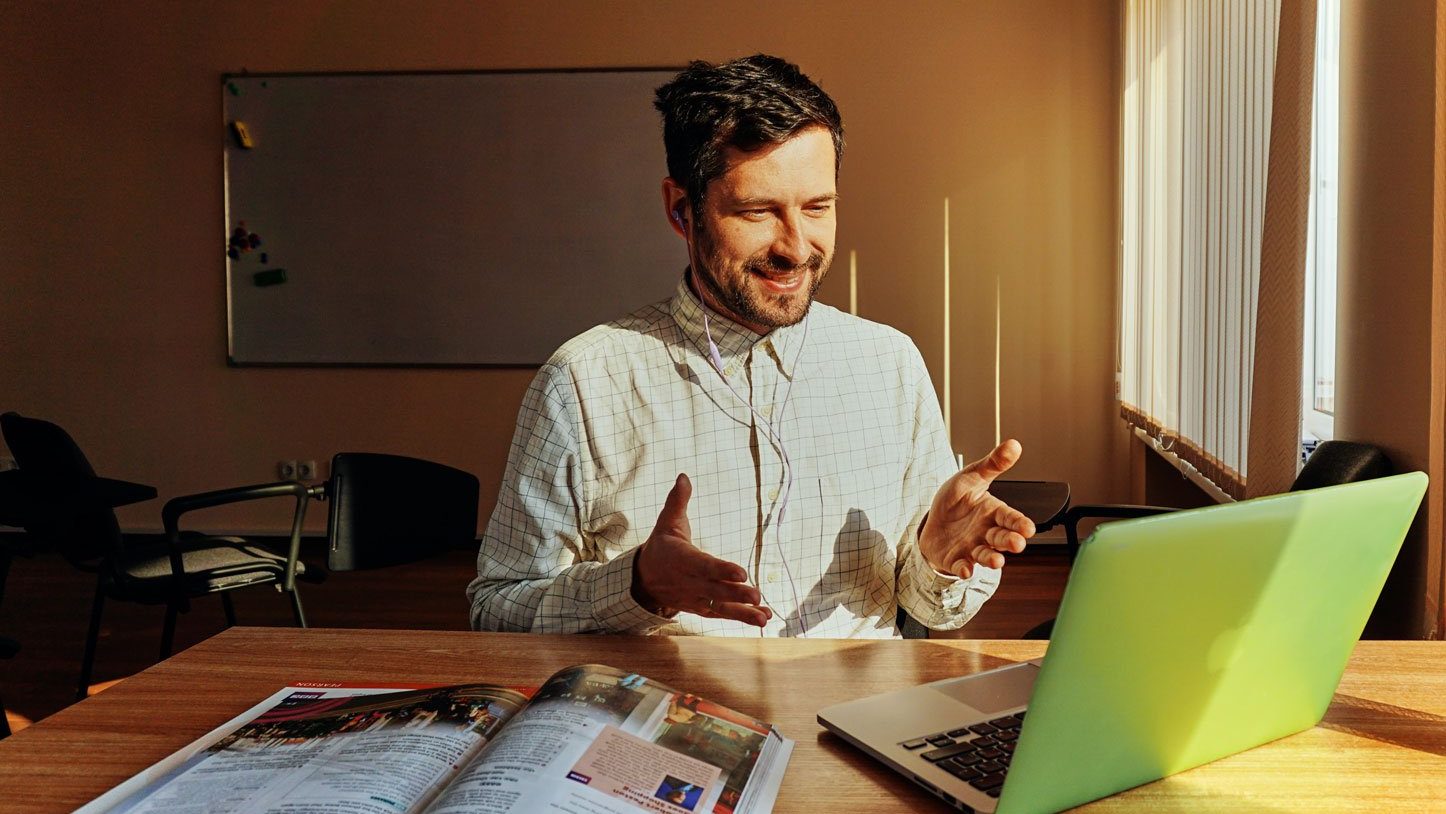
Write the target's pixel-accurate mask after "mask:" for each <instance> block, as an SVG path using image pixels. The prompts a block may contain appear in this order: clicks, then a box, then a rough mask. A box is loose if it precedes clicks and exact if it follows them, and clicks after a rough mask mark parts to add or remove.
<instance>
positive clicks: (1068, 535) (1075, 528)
mask: <svg viewBox="0 0 1446 814" xmlns="http://www.w3.org/2000/svg"><path fill="white" fill-rule="evenodd" d="M1177 511H1179V509H1171V508H1167V507H1165V506H1132V505H1128V504H1113V505H1110V504H1089V503H1083V504H1080V505H1078V506H1071V507H1069V510H1068V511H1066V512H1065V513H1064V518H1063V519H1062V520H1061V521H1060V522H1061V524H1063V525H1064V538H1065V545H1066V546H1067V550H1068V552H1069V558H1070V560H1071V561H1073V560H1074V558H1075V556H1076V555H1078V554H1079V521H1081V520H1085V519H1108V520H1125V519H1129V518H1132V517H1150V516H1151V515H1156V514H1168V513H1170V512H1177Z"/></svg>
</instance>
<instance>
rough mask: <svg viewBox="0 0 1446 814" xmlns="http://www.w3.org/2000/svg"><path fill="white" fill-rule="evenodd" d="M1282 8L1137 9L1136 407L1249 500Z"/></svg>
mask: <svg viewBox="0 0 1446 814" xmlns="http://www.w3.org/2000/svg"><path fill="white" fill-rule="evenodd" d="M1285 2H1287V3H1290V2H1291V0H1285ZM1281 4H1282V0H1196V1H1195V2H1172V1H1170V0H1127V2H1126V6H1125V10H1126V14H1125V44H1124V75H1123V79H1124V99H1123V111H1122V112H1123V122H1122V144H1121V167H1122V178H1121V183H1122V193H1123V194H1122V199H1123V213H1122V236H1121V237H1122V246H1121V249H1122V251H1121V281H1120V282H1121V285H1120V291H1121V312H1120V319H1121V321H1120V330H1121V336H1120V401H1121V405H1120V407H1121V413H1122V415H1123V416H1124V418H1125V419H1126V420H1127V421H1129V422H1130V423H1131V424H1134V425H1135V426H1138V427H1140V428H1141V429H1143V430H1144V431H1145V432H1147V433H1149V434H1150V435H1152V436H1154V437H1155V438H1157V439H1158V440H1159V441H1160V443H1161V444H1162V446H1163V447H1164V448H1165V449H1168V450H1169V451H1171V452H1173V453H1175V454H1176V455H1178V456H1179V457H1180V458H1181V459H1183V460H1185V461H1187V462H1188V463H1190V464H1191V465H1193V466H1194V467H1195V468H1196V469H1198V470H1200V472H1201V473H1202V474H1204V475H1205V476H1206V477H1207V478H1209V479H1210V480H1212V481H1213V482H1214V483H1215V484H1217V485H1218V486H1219V487H1220V488H1221V489H1222V490H1223V491H1224V492H1226V493H1227V494H1229V495H1230V496H1232V497H1236V498H1239V497H1243V496H1244V494H1245V474H1246V466H1247V457H1248V450H1249V448H1250V447H1251V445H1252V444H1251V442H1250V416H1251V412H1252V409H1251V404H1252V392H1253V390H1254V378H1253V373H1254V368H1255V365H1256V328H1257V314H1258V309H1257V306H1258V296H1259V293H1260V291H1261V285H1260V282H1261V280H1260V273H1261V259H1262V255H1261V252H1262V238H1263V232H1264V229H1265V225H1266V217H1265V212H1266V197H1267V196H1266V187H1267V183H1266V182H1267V173H1268V170H1269V163H1270V158H1271V148H1272V137H1271V119H1272V103H1273V101H1274V99H1273V95H1272V92H1273V89H1274V88H1275V80H1276V76H1275V73H1276V55H1277V49H1276V46H1277V35H1278V34H1279V32H1280V25H1281ZM1312 31H1313V29H1312ZM1308 84H1309V79H1308V78H1307V86H1308ZM1307 92H1308V87H1307ZM1308 114H1309V100H1308V99H1307V115H1308ZM1306 139H1307V145H1308V139H1309V132H1308V130H1307V132H1306ZM1307 156H1308V147H1307ZM1307 160H1308V159H1307ZM1307 167H1308V164H1307ZM1307 197H1308V196H1307ZM1277 220H1278V219H1277ZM1300 242H1301V244H1302V245H1303V242H1304V239H1303V236H1302V238H1301V241H1300ZM1297 310H1298V305H1297ZM1298 320H1299V318H1298V317H1297V324H1299V321H1298ZM1296 353H1297V358H1298V354H1299V351H1298V349H1297V351H1296ZM1294 378H1295V381H1296V383H1297V385H1298V380H1299V373H1298V372H1297V373H1296V374H1295V375H1294ZM1293 392H1294V393H1295V394H1296V398H1297V399H1298V398H1299V396H1298V393H1299V390H1298V386H1297V389H1295V390H1294V391H1293Z"/></svg>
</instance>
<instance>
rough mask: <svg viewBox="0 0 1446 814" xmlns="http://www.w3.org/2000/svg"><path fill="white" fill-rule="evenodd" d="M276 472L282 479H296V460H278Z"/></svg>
mask: <svg viewBox="0 0 1446 814" xmlns="http://www.w3.org/2000/svg"><path fill="white" fill-rule="evenodd" d="M276 474H278V475H280V476H281V479H282V480H296V461H277V462H276Z"/></svg>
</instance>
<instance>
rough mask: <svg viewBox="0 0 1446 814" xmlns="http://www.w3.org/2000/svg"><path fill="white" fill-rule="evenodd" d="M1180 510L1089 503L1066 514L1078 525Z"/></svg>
mask: <svg viewBox="0 0 1446 814" xmlns="http://www.w3.org/2000/svg"><path fill="white" fill-rule="evenodd" d="M1178 511H1180V510H1179V509H1171V508H1167V507H1165V506H1131V505H1127V504H1117V505H1091V504H1088V503H1085V504H1081V505H1079V506H1071V507H1069V510H1068V511H1066V512H1065V517H1066V520H1065V522H1068V523H1078V522H1079V521H1081V520H1084V519H1085V518H1087V517H1106V518H1114V519H1124V518H1130V517H1150V516H1151V515H1156V514H1168V513H1170V512H1178Z"/></svg>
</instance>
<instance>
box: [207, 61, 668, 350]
mask: <svg viewBox="0 0 1446 814" xmlns="http://www.w3.org/2000/svg"><path fill="white" fill-rule="evenodd" d="M675 73H676V70H619V71H548V72H517V73H499V72H487V73H413V74H322V75H317V74H310V75H300V74H298V75H258V74H251V75H248V76H228V77H224V78H223V81H222V87H221V94H222V99H223V100H224V112H225V116H226V124H227V131H226V134H225V137H226V149H225V176H226V184H225V194H226V237H227V238H230V237H231V236H232V234H233V232H234V230H236V228H237V227H238V225H239V224H240V223H241V222H244V229H243V231H244V232H245V234H247V235H248V236H249V235H250V234H255V235H256V236H257V238H258V239H259V245H257V246H255V247H254V248H251V249H250V250H249V251H245V252H237V257H236V258H234V259H233V258H231V257H230V256H226V279H227V320H228V331H227V333H228V344H229V347H228V356H229V359H230V361H231V363H232V364H236V365H251V364H261V365H538V364H541V363H542V362H544V361H546V359H547V357H548V356H549V355H550V354H551V352H552V351H553V350H554V349H556V348H557V346H558V345H560V344H561V343H562V342H563V341H564V340H566V339H568V338H569V337H571V336H573V335H576V334H578V333H580V332H582V331H584V330H586V329H587V328H589V327H591V326H593V325H596V324H598V323H600V322H605V321H607V320H609V319H613V318H615V317H618V316H621V315H623V314H625V313H627V312H630V311H632V310H635V309H636V308H637V307H639V306H641V305H643V304H645V303H648V302H653V301H657V300H660V299H664V298H666V297H667V296H669V294H670V293H671V292H672V290H673V287H674V285H676V283H677V280H678V279H679V277H680V276H681V273H682V270H683V268H684V266H686V264H687V253H686V250H685V247H684V245H683V242H682V240H680V239H679V238H678V237H677V235H676V234H674V233H673V232H672V231H671V230H670V229H669V228H668V226H667V223H666V220H665V217H664V213H663V206H662V198H661V193H660V191H659V190H660V184H661V180H662V178H663V176H665V175H667V167H666V162H665V160H664V151H663V144H662V127H661V124H660V120H659V117H658V114H657V112H656V111H655V110H654V108H653V105H652V102H653V91H654V89H655V88H656V87H658V86H659V85H661V84H663V83H664V82H666V81H667V80H668V79H669V78H670V77H672V76H673V75H674V74H675ZM234 122H239V123H241V126H242V127H243V128H244V130H245V132H246V133H247V134H248V135H249V137H250V141H251V147H250V148H249V149H247V148H245V147H243V146H242V145H241V143H240V139H239V138H238V136H237V134H236V132H235V129H234V128H233V126H232V123H234ZM224 242H225V241H223V243H224ZM248 248H249V247H248ZM227 254H228V255H229V252H228V253H227ZM263 255H264V257H263ZM277 269H283V270H284V272H285V282H282V283H275V284H269V285H263V284H258V282H264V281H265V280H266V278H267V275H265V274H262V275H261V277H260V278H258V276H257V273H258V272H267V271H270V272H272V274H271V275H270V276H271V277H272V278H273V279H274V278H275V277H276V276H278V275H276V273H275V270H277Z"/></svg>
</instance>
